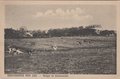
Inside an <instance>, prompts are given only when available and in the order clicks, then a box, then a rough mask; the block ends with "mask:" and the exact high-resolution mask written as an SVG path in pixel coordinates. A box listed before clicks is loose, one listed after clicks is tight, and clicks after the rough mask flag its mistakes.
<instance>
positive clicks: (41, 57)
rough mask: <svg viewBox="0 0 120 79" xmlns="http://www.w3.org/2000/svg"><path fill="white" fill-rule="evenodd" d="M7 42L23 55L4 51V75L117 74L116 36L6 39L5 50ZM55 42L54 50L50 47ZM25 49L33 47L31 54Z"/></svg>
mask: <svg viewBox="0 0 120 79" xmlns="http://www.w3.org/2000/svg"><path fill="white" fill-rule="evenodd" d="M9 45H10V46H13V47H17V48H19V49H21V50H22V51H24V54H22V55H16V56H12V55H9V54H8V53H6V52H5V73H6V74H16V73H19V74H26V73H30V74H34V73H36V74H43V73H44V74H68V73H70V74H115V73H116V38H115V37H102V36H89V37H52V38H36V39H33V38H31V39H5V51H7V46H9ZM54 45H56V46H57V50H53V48H52V46H54ZM27 50H32V55H28V54H27Z"/></svg>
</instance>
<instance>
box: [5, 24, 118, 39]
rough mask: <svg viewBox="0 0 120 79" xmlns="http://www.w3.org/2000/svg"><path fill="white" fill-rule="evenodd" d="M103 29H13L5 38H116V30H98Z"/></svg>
mask: <svg viewBox="0 0 120 79" xmlns="http://www.w3.org/2000/svg"><path fill="white" fill-rule="evenodd" d="M98 28H102V26H101V25H89V26H86V27H83V26H80V27H72V28H63V29H49V30H48V31H47V32H46V31H41V30H34V31H30V30H26V29H25V28H23V27H22V28H20V29H19V30H15V29H13V28H6V29H5V38H47V37H61V36H116V33H115V31H114V30H98Z"/></svg>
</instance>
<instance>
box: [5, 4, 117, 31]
mask: <svg viewBox="0 0 120 79" xmlns="http://www.w3.org/2000/svg"><path fill="white" fill-rule="evenodd" d="M5 17H6V18H5V21H6V23H5V24H6V27H7V28H10V27H12V28H15V29H19V28H20V27H21V26H25V27H26V28H27V29H28V30H48V29H54V28H70V27H79V26H86V25H93V24H98V25H102V26H103V29H110V30H115V29H116V7H115V6H112V5H6V7H5Z"/></svg>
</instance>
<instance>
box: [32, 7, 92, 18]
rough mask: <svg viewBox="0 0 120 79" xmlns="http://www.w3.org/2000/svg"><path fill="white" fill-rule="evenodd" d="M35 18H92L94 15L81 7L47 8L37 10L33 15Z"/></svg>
mask: <svg viewBox="0 0 120 79" xmlns="http://www.w3.org/2000/svg"><path fill="white" fill-rule="evenodd" d="M33 16H34V17H35V18H40V17H42V18H57V19H58V18H59V19H76V20H84V19H92V18H93V17H92V16H91V15H89V14H86V13H85V11H84V10H82V9H81V8H74V9H66V10H63V9H61V8H57V9H56V10H47V11H45V12H37V13H36V14H34V15H33Z"/></svg>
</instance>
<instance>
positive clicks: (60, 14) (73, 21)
mask: <svg viewBox="0 0 120 79" xmlns="http://www.w3.org/2000/svg"><path fill="white" fill-rule="evenodd" d="M33 17H34V19H33V21H32V22H31V23H32V24H39V25H38V26H42V27H43V29H48V28H65V27H66V28H69V27H77V26H80V25H86V24H90V22H91V21H92V20H93V17H92V16H91V15H89V14H87V12H85V11H84V10H83V9H81V8H73V9H62V8H57V9H54V10H53V9H52V10H46V11H44V12H36V13H35V14H34V15H33Z"/></svg>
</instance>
